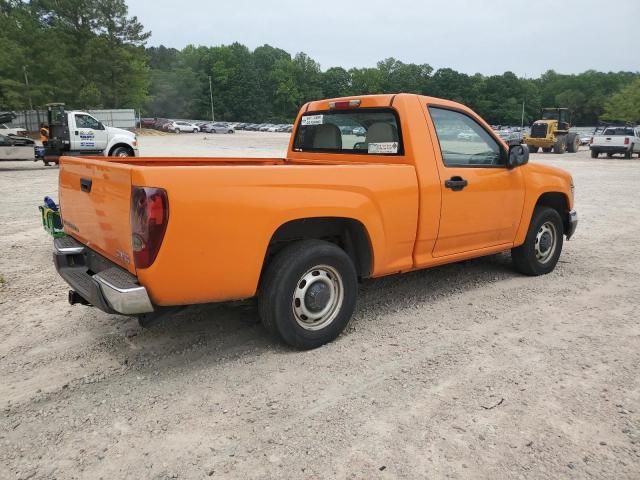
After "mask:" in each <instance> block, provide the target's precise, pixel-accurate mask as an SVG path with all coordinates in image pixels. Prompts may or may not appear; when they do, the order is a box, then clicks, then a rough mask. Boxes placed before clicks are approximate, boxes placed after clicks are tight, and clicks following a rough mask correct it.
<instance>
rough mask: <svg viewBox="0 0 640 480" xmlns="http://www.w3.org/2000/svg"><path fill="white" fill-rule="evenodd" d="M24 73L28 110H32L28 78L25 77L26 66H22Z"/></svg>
mask: <svg viewBox="0 0 640 480" xmlns="http://www.w3.org/2000/svg"><path fill="white" fill-rule="evenodd" d="M22 71H23V72H24V84H25V85H26V86H27V97H28V98H29V110H33V102H32V101H31V92H30V91H29V76H28V75H27V66H26V65H23V66H22Z"/></svg>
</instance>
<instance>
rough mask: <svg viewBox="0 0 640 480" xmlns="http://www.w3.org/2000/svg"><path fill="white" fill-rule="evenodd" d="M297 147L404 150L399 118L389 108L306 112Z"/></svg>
mask: <svg viewBox="0 0 640 480" xmlns="http://www.w3.org/2000/svg"><path fill="white" fill-rule="evenodd" d="M294 149H295V150H296V151H299V152H333V153H357V154H363V155H368V154H370V155H402V153H403V150H402V138H401V135H400V128H399V123H398V119H397V116H396V114H395V112H394V111H393V110H391V109H388V108H383V109H366V108H362V109H354V110H337V111H331V112H310V113H306V114H305V115H303V116H302V118H301V119H300V125H299V126H298V130H297V132H296V140H295V143H294Z"/></svg>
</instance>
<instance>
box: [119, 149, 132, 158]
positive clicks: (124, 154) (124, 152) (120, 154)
mask: <svg viewBox="0 0 640 480" xmlns="http://www.w3.org/2000/svg"><path fill="white" fill-rule="evenodd" d="M128 156H129V153H128V152H127V151H126V150H122V151H121V152H119V153H118V157H128Z"/></svg>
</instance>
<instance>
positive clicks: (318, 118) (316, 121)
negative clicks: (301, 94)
mask: <svg viewBox="0 0 640 480" xmlns="http://www.w3.org/2000/svg"><path fill="white" fill-rule="evenodd" d="M323 121H324V115H307V116H305V117H302V122H301V123H302V126H303V127H304V126H307V125H322V123H323Z"/></svg>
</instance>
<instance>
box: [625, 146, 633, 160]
mask: <svg viewBox="0 0 640 480" xmlns="http://www.w3.org/2000/svg"><path fill="white" fill-rule="evenodd" d="M632 156H633V144H632V145H631V148H629V150H627V151H626V152H624V158H625V159H627V160H630V159H631V157H632Z"/></svg>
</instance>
